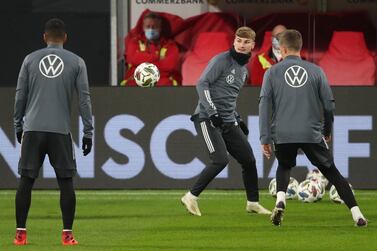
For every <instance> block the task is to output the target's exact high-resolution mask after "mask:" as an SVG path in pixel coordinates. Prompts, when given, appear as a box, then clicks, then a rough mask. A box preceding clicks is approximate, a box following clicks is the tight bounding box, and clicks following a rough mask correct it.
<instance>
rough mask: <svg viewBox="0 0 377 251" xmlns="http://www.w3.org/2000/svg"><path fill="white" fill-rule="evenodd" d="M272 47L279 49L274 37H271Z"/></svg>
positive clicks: (277, 41)
mask: <svg viewBox="0 0 377 251" xmlns="http://www.w3.org/2000/svg"><path fill="white" fill-rule="evenodd" d="M272 48H274V49H275V50H279V40H278V39H277V38H276V37H274V38H272Z"/></svg>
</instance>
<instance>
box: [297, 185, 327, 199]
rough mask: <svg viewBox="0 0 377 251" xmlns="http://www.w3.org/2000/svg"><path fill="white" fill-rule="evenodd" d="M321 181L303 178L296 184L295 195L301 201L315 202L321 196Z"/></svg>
mask: <svg viewBox="0 0 377 251" xmlns="http://www.w3.org/2000/svg"><path fill="white" fill-rule="evenodd" d="M321 189H322V188H321V183H319V182H317V181H316V180H304V181H303V182H301V183H300V185H299V186H298V193H297V197H298V200H300V201H303V202H315V201H318V200H319V199H320V198H321Z"/></svg>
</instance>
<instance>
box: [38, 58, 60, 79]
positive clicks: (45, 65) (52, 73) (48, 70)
mask: <svg viewBox="0 0 377 251" xmlns="http://www.w3.org/2000/svg"><path fill="white" fill-rule="evenodd" d="M63 69H64V62H63V60H62V59H61V58H60V57H59V56H57V55H55V54H49V55H47V56H44V57H43V58H42V59H41V61H40V62H39V71H40V72H41V73H42V75H43V76H45V77H46V78H56V77H57V76H59V75H60V74H61V73H62V72H63Z"/></svg>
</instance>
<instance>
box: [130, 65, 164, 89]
mask: <svg viewBox="0 0 377 251" xmlns="http://www.w3.org/2000/svg"><path fill="white" fill-rule="evenodd" d="M134 79H135V82H136V84H137V85H138V86H140V87H153V86H154V85H155V84H156V83H157V82H158V80H159V79H160V71H159V70H158V68H157V66H155V65H154V64H151V63H142V64H140V65H139V66H138V67H136V69H135V72H134Z"/></svg>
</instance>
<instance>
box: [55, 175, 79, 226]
mask: <svg viewBox="0 0 377 251" xmlns="http://www.w3.org/2000/svg"><path fill="white" fill-rule="evenodd" d="M58 184H59V188H60V208H61V211H62V217H63V228H64V229H72V225H73V220H74V218H75V209H76V194H75V191H74V189H73V181H72V178H64V179H62V178H58Z"/></svg>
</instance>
